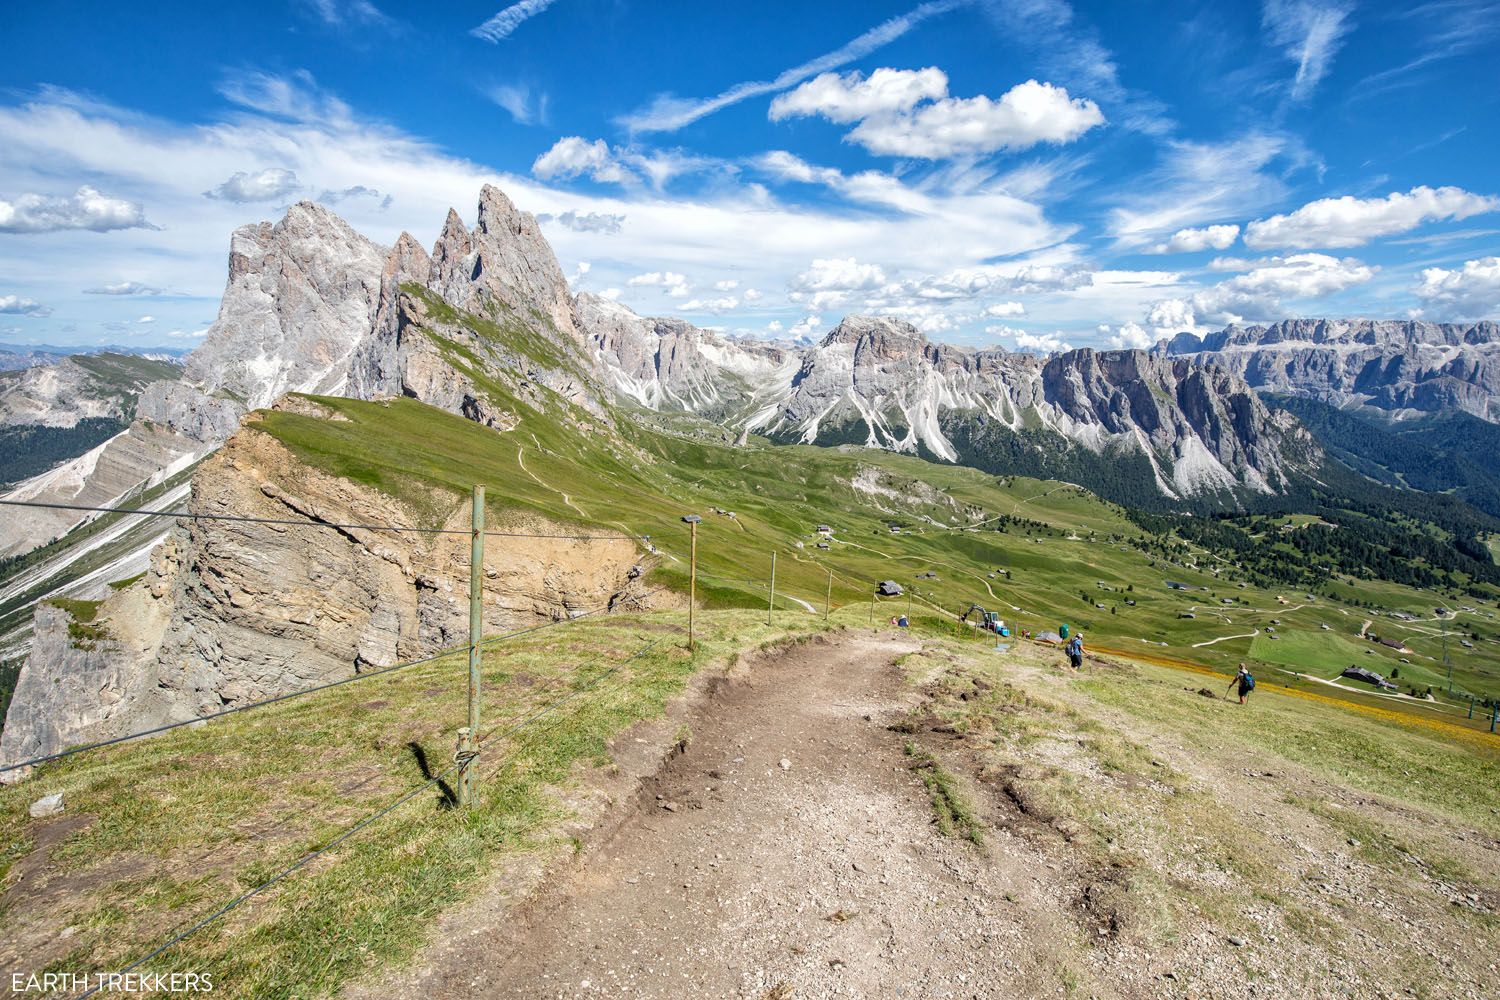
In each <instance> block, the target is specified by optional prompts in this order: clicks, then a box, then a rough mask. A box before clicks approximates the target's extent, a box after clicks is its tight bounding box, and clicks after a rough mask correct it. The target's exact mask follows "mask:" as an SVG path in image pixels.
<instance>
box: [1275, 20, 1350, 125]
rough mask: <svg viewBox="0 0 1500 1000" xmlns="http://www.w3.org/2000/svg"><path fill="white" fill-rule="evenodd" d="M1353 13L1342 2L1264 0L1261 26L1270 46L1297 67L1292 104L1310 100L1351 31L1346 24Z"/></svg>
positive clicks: (1292, 89)
mask: <svg viewBox="0 0 1500 1000" xmlns="http://www.w3.org/2000/svg"><path fill="white" fill-rule="evenodd" d="M1353 11H1354V7H1353V5H1352V4H1350V3H1345V2H1342V0H1266V4H1265V6H1264V7H1263V8H1262V9H1261V24H1262V26H1264V27H1265V29H1266V32H1267V34H1268V37H1269V38H1270V41H1271V43H1272V44H1273V45H1277V46H1279V47H1280V48H1281V50H1282V52H1283V53H1284V54H1285V55H1286V57H1287V58H1288V59H1290V60H1291V61H1292V62H1294V63H1296V64H1297V74H1296V76H1294V77H1293V78H1292V86H1291V97H1292V100H1294V101H1303V100H1306V99H1307V98H1308V97H1311V96H1312V92H1313V91H1314V90H1315V89H1316V88H1317V86H1318V83H1319V82H1320V81H1321V80H1322V79H1323V77H1325V76H1327V75H1328V71H1329V70H1331V69H1332V68H1333V57H1334V56H1335V55H1336V54H1337V53H1338V50H1339V47H1340V46H1341V45H1343V39H1344V36H1345V35H1346V34H1348V33H1349V31H1350V30H1351V29H1352V28H1353V25H1352V24H1351V23H1349V15H1350V14H1351V13H1353Z"/></svg>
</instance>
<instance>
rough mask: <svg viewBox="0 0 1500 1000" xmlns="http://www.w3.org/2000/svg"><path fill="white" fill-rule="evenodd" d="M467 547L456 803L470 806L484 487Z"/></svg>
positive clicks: (473, 778)
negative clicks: (464, 723) (465, 706)
mask: <svg viewBox="0 0 1500 1000" xmlns="http://www.w3.org/2000/svg"><path fill="white" fill-rule="evenodd" d="M469 523H470V526H471V529H472V530H471V532H470V534H471V536H472V538H471V542H470V545H469V725H468V728H467V729H460V730H459V732H458V736H459V765H460V766H459V772H458V804H459V805H461V806H467V805H470V804H472V803H473V801H474V797H475V792H476V791H477V790H478V789H477V787H476V785H477V781H476V777H477V776H476V775H475V774H474V768H473V762H474V751H473V746H472V744H471V742H470V741H471V740H472V739H473V737H474V734H475V733H477V732H479V700H480V689H479V660H480V646H479V643H480V640H481V639H482V638H483V633H484V487H483V486H475V487H474V506H473V512H472V514H471V515H470V522H469Z"/></svg>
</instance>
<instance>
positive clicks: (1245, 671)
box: [1224, 663, 1255, 705]
mask: <svg viewBox="0 0 1500 1000" xmlns="http://www.w3.org/2000/svg"><path fill="white" fill-rule="evenodd" d="M1236 684H1238V685H1239V686H1240V704H1241V705H1243V704H1244V703H1245V699H1246V698H1248V697H1250V692H1251V691H1254V690H1255V678H1254V677H1252V676H1251V675H1250V668H1248V667H1246V666H1245V665H1244V664H1243V663H1241V664H1240V672H1239V673H1237V674H1235V675H1234V680H1232V681H1230V682H1229V687H1228V688H1226V689H1225V690H1224V697H1226V698H1227V697H1229V692H1230V691H1232V690H1233V689H1234V686H1235V685H1236Z"/></svg>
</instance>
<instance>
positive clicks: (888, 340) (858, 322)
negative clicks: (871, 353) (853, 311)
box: [820, 316, 927, 350]
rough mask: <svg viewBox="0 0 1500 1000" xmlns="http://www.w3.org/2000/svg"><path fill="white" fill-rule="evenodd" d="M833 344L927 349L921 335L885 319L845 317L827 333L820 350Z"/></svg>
mask: <svg viewBox="0 0 1500 1000" xmlns="http://www.w3.org/2000/svg"><path fill="white" fill-rule="evenodd" d="M834 344H856V345H860V344H863V345H866V346H871V347H881V348H885V347H891V348H897V349H899V348H901V347H905V348H907V349H911V348H915V349H917V350H921V349H922V348H923V347H925V346H926V345H927V338H926V337H924V336H923V335H922V331H920V330H918V329H917V328H916V327H915V326H912V325H911V324H910V323H908V322H906V321H905V320H901V319H893V318H891V317H889V316H845V317H844V318H843V319H842V320H840V321H839V325H838V326H836V327H834V328H833V329H832V330H829V331H828V335H827V336H825V337H824V338H823V341H822V343H821V345H820V346H822V347H831V346H833V345H834Z"/></svg>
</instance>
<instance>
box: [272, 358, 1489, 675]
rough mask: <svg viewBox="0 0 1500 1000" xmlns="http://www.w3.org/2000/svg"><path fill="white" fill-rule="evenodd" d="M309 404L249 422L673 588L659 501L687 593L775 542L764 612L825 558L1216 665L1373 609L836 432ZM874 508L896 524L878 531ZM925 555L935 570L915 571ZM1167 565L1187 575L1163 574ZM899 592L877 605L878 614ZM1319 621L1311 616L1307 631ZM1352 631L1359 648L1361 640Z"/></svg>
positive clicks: (713, 596) (1346, 624) (710, 594)
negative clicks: (1166, 546) (540, 527)
mask: <svg viewBox="0 0 1500 1000" xmlns="http://www.w3.org/2000/svg"><path fill="white" fill-rule="evenodd" d="M491 391H493V392H497V393H498V392H503V391H504V390H503V389H502V388H501V387H498V386H496V387H494V388H493V389H492V390H491ZM318 402H319V403H321V404H322V405H324V406H326V407H328V408H329V409H330V410H332V411H335V412H336V413H337V414H338V415H339V417H340V419H336V420H324V419H318V418H316V417H313V416H307V415H302V414H295V413H290V412H271V413H266V414H264V415H263V417H262V418H261V419H260V420H259V421H258V422H257V423H254V424H253V425H252V426H253V427H255V428H256V430H257V432H260V433H267V434H270V435H272V436H274V437H275V438H277V439H278V440H280V441H281V442H282V443H283V444H285V445H286V446H287V447H288V448H290V449H291V450H292V451H293V452H294V453H296V454H297V455H298V457H299V458H300V459H301V460H302V461H305V462H308V463H310V464H312V465H314V466H316V467H319V468H322V469H325V470H327V471H330V472H332V473H335V474H337V475H341V476H346V477H348V478H351V479H354V480H356V481H358V482H361V483H364V484H366V485H370V486H373V487H375V488H378V489H381V490H383V491H386V492H389V493H391V494H393V495H396V496H398V497H401V498H403V499H404V500H405V501H406V502H407V504H408V505H409V506H410V507H411V508H412V509H414V510H418V511H425V514H424V516H425V517H427V518H428V520H429V522H430V523H436V522H438V521H439V520H441V519H442V518H443V517H445V516H446V515H447V514H448V513H449V512H450V511H451V510H452V509H453V508H454V507H455V506H456V505H458V504H460V503H462V502H463V498H464V496H465V495H466V494H467V492H468V490H469V488H470V486H471V485H472V484H473V483H476V482H477V483H482V484H484V485H485V486H486V488H487V496H488V498H489V504H490V513H489V518H490V521H491V523H492V524H496V525H506V524H512V525H524V524H526V523H527V522H528V519H531V520H534V519H536V518H545V519H546V520H547V521H548V522H551V523H564V524H571V525H576V526H577V527H579V528H581V529H598V528H605V529H612V530H619V531H623V532H626V533H628V534H631V535H634V536H638V537H639V536H649V537H650V539H651V542H652V544H653V545H655V546H656V547H657V549H658V550H659V558H658V560H657V566H656V568H655V570H654V571H653V579H654V580H656V581H657V582H659V583H662V584H666V585H669V586H672V587H675V588H681V589H684V590H685V589H686V587H687V575H688V572H687V571H688V566H687V556H688V535H687V528H686V526H685V525H684V524H682V523H681V521H680V517H681V515H683V514H687V513H698V514H701V515H702V516H703V518H704V520H703V522H702V524H701V525H700V531H699V596H700V600H702V601H703V602H704V603H705V604H706V605H707V606H709V607H745V606H763V605H764V603H765V602H766V601H767V600H768V598H769V593H768V590H767V584H768V582H769V577H770V563H771V553H772V552H773V551H775V552H776V553H777V607H778V608H786V609H805V606H806V605H811V606H812V607H814V608H816V609H818V610H821V609H822V606H823V602H824V598H825V593H826V588H827V585H828V575H827V571H828V570H831V571H832V572H833V574H834V579H833V595H832V596H833V603H834V605H835V606H838V605H840V604H845V603H849V602H852V601H862V600H866V599H868V596H869V595H870V593H871V591H872V590H873V588H874V586H875V584H876V583H877V582H879V581H881V580H885V579H893V580H895V581H897V582H898V583H900V584H901V585H902V586H903V587H906V588H908V590H914V591H915V593H914V594H913V596H912V597H911V599H910V603H911V604H912V605H913V606H915V607H921V606H923V605H924V604H925V605H926V606H928V607H929V608H932V609H936V610H940V611H944V612H947V613H958V612H961V611H963V610H964V609H966V608H967V607H968V606H969V604H970V603H971V602H977V603H979V604H981V605H983V606H984V607H986V608H988V609H989V610H992V611H998V612H1000V614H1001V616H1002V617H1003V618H1004V619H1006V620H1007V621H1008V622H1010V623H1011V624H1012V625H1020V626H1022V627H1027V628H1031V629H1033V630H1035V629H1042V628H1056V627H1057V626H1058V625H1060V624H1061V623H1063V622H1067V623H1068V624H1070V625H1072V626H1073V627H1074V628H1078V629H1082V630H1083V631H1084V632H1085V634H1086V635H1087V636H1088V637H1089V639H1090V641H1092V642H1094V643H1096V644H1098V645H1104V646H1108V647H1111V648H1114V649H1119V650H1121V651H1132V650H1134V651H1139V652H1149V653H1153V654H1157V655H1160V654H1164V653H1165V654H1169V655H1173V656H1182V657H1189V658H1191V659H1193V660H1194V661H1195V662H1200V663H1204V664H1207V665H1209V666H1212V667H1215V668H1217V669H1226V670H1232V669H1233V664H1234V663H1236V662H1237V661H1238V660H1241V659H1245V658H1246V657H1247V656H1251V655H1253V652H1254V651H1253V650H1252V648H1251V643H1252V641H1253V640H1252V637H1251V634H1252V633H1253V632H1256V631H1257V630H1260V631H1262V632H1263V630H1264V628H1265V627H1266V626H1267V625H1269V624H1270V622H1271V621H1272V619H1278V620H1280V621H1282V622H1283V625H1282V626H1281V627H1282V629H1283V631H1286V632H1298V631H1301V632H1308V633H1316V635H1321V636H1327V635H1329V634H1340V635H1343V636H1345V637H1352V636H1354V635H1356V634H1357V633H1358V631H1359V628H1360V625H1361V623H1362V621H1363V620H1365V618H1369V617H1373V615H1371V614H1370V613H1368V612H1365V611H1363V610H1361V609H1357V608H1353V607H1350V606H1347V605H1345V604H1343V603H1341V602H1340V601H1337V600H1333V599H1330V598H1328V597H1322V596H1318V597H1314V598H1313V599H1311V600H1309V599H1308V598H1307V596H1306V595H1305V594H1301V593H1296V592H1290V591H1276V590H1264V589H1259V588H1256V587H1254V586H1247V587H1245V588H1240V587H1238V586H1237V585H1236V584H1237V583H1238V582H1240V581H1239V579H1238V578H1237V576H1236V575H1235V574H1234V573H1233V571H1232V570H1231V569H1230V568H1228V567H1227V566H1224V565H1222V564H1220V563H1218V562H1216V561H1215V560H1214V559H1213V558H1211V556H1210V555H1209V554H1208V553H1207V552H1205V551H1201V550H1189V552H1188V554H1187V555H1186V556H1183V557H1176V556H1170V557H1169V556H1163V555H1162V554H1161V553H1160V552H1159V550H1155V549H1154V548H1153V547H1152V545H1151V544H1150V543H1149V541H1148V540H1147V539H1146V538H1145V536H1144V535H1143V534H1142V533H1141V531H1140V529H1139V528H1137V527H1136V526H1135V525H1134V524H1133V523H1132V522H1131V521H1130V520H1129V519H1128V518H1127V517H1126V516H1125V512H1124V511H1123V509H1122V508H1119V507H1117V506H1115V505H1112V504H1109V503H1106V502H1103V501H1101V500H1099V499H1098V498H1096V497H1094V496H1093V495H1092V494H1090V493H1087V492H1086V491H1083V490H1081V489H1079V488H1077V487H1073V486H1068V485H1063V484H1058V483H1055V482H1050V483H1049V482H1045V481H1040V480H1034V479H1027V478H1024V477H998V478H997V477H994V476H989V475H986V474H984V473H981V472H979V471H977V470H973V469H967V468H963V467H958V466H951V465H939V464H935V463H929V462H925V461H922V460H920V459H917V458H913V457H909V456H902V455H894V454H891V453H888V452H883V451H878V450H872V449H865V448H859V447H854V446H846V447H842V448H837V449H828V448H815V447H804V446H769V445H766V444H764V443H756V442H752V443H751V444H750V445H749V446H747V447H733V446H730V445H726V444H721V443H716V442H711V441H706V440H704V439H703V438H702V437H700V436H695V435H689V434H674V433H666V432H663V431H660V430H656V429H653V428H652V427H651V425H650V424H649V423H648V422H647V421H643V420H637V419H635V418H634V417H633V416H632V415H631V414H628V413H624V412H621V413H616V414H614V417H615V422H616V425H617V427H618V428H619V431H618V436H616V435H614V434H612V433H610V432H608V431H607V429H605V428H603V427H602V426H601V425H600V423H599V422H598V421H597V420H596V419H594V418H592V417H585V416H580V415H579V414H577V413H575V412H573V411H571V410H569V409H568V408H567V407H566V406H565V405H564V404H561V403H560V402H559V403H557V405H556V407H554V408H553V409H550V410H548V411H540V410H537V409H534V408H532V407H530V406H528V405H526V404H524V403H522V402H520V401H519V400H516V399H514V398H513V397H512V398H508V399H505V400H504V402H505V403H506V405H507V406H509V407H510V408H511V409H512V410H513V411H514V412H516V413H518V414H520V422H519V423H518V425H517V426H516V427H515V428H514V429H513V430H510V431H508V432H505V433H497V432H495V431H493V430H490V429H486V428H483V427H480V426H478V425H475V424H473V423H471V422H469V421H466V420H463V419H462V418H460V417H457V416H454V415H451V414H448V413H445V412H441V411H438V410H435V409H432V408H430V407H427V406H424V405H422V404H420V403H418V402H415V401H413V400H409V399H402V400H394V401H389V402H360V401H354V400H346V399H332V398H319V399H318ZM856 480H858V481H861V482H870V481H873V482H874V484H875V489H876V492H871V491H869V490H862V489H859V488H856V486H855V485H854V483H855V481H856ZM444 497H446V498H447V499H446V500H444V499H441V498H444ZM434 498H438V499H434ZM716 508H717V509H722V510H725V511H733V512H734V513H735V515H736V516H735V517H734V518H730V517H728V516H726V515H721V514H716V513H714V512H713V511H714V510H715V509H716ZM892 523H896V524H899V525H900V526H901V527H902V530H901V531H900V533H897V534H893V533H892V532H891V530H890V525H891V524H892ZM819 524H828V525H830V526H832V527H833V528H834V529H835V530H834V533H833V538H832V540H831V541H830V542H829V543H828V544H829V546H830V547H829V548H828V549H826V550H824V549H819V548H817V547H816V545H817V543H818V541H819V538H818V537H817V536H816V533H815V528H816V526H817V525H819ZM798 543H801V547H798ZM1002 570H1003V571H1004V572H1001V571H1002ZM929 572H931V573H935V574H936V577H935V578H927V577H925V575H924V574H926V573H929ZM992 573H994V574H995V575H994V576H991V574H992ZM1167 580H1173V581H1179V582H1183V583H1187V584H1189V585H1191V586H1193V587H1195V588H1199V589H1196V590H1192V591H1175V590H1170V589H1168V588H1167V587H1166V581H1167ZM1358 592H1359V593H1360V595H1361V599H1363V600H1370V599H1371V597H1372V596H1377V597H1378V598H1379V599H1380V600H1382V601H1384V602H1387V606H1389V607H1397V608H1419V607H1421V606H1423V605H1424V604H1425V606H1426V608H1427V610H1426V612H1425V617H1427V618H1429V619H1430V618H1431V617H1432V611H1431V609H1432V606H1433V604H1434V602H1435V601H1439V600H1441V601H1443V602H1446V603H1449V604H1451V605H1453V606H1459V605H1460V604H1463V603H1470V602H1469V600H1468V599H1464V600H1462V601H1459V600H1457V599H1453V600H1450V599H1449V598H1439V597H1436V596H1435V595H1431V594H1423V593H1419V592H1416V591H1412V590H1410V589H1408V588H1400V587H1395V586H1394V585H1383V586H1381V587H1376V588H1368V587H1364V586H1361V587H1360V588H1358ZM1223 598H1229V599H1231V600H1232V601H1233V604H1231V605H1225V604H1223V603H1221V599H1223ZM1127 601H1133V602H1135V603H1134V604H1133V605H1131V604H1127ZM908 603H909V602H908V599H907V598H901V599H898V600H896V601H893V602H888V605H889V606H888V611H889V613H892V614H894V613H896V612H897V611H900V610H904V609H905V608H906V607H907V605H908ZM1098 605H1103V607H1102V608H1101V607H1098ZM884 613H886V612H885V611H882V614H884ZM1183 613H1192V614H1194V615H1195V616H1196V617H1194V618H1191V619H1188V618H1182V617H1180V615H1182V614H1183ZM1492 613H1493V609H1492V608H1490V607H1488V606H1481V607H1478V608H1477V609H1476V611H1475V612H1474V613H1472V614H1471V613H1467V612H1460V614H1459V618H1458V620H1457V621H1456V622H1455V623H1453V624H1452V625H1450V627H1452V628H1458V627H1463V628H1473V629H1477V630H1479V631H1480V632H1481V633H1482V634H1483V635H1484V636H1485V637H1486V638H1484V639H1483V640H1482V641H1480V642H1477V643H1476V644H1475V649H1473V650H1462V653H1463V656H1462V657H1459V656H1454V659H1455V661H1456V662H1457V663H1458V667H1457V669H1456V671H1455V678H1456V680H1457V681H1458V682H1459V683H1458V684H1457V685H1456V689H1457V690H1458V691H1459V692H1460V693H1465V694H1466V693H1474V694H1477V695H1479V696H1481V697H1484V696H1500V645H1497V643H1496V642H1494V641H1493V640H1494V639H1495V638H1496V637H1497V636H1500V632H1497V630H1496V627H1495V624H1494V621H1493V619H1491V618H1489V617H1488V616H1489V615H1490V614H1492ZM1325 623H1326V624H1328V625H1329V626H1330V629H1329V630H1328V631H1324V630H1322V629H1321V628H1320V625H1322V624H1325ZM1409 627H1410V628H1411V629H1414V630H1417V631H1412V632H1411V633H1410V634H1411V636H1412V639H1411V641H1412V643H1413V647H1412V648H1413V650H1414V654H1415V655H1413V656H1412V657H1411V659H1412V660H1413V661H1418V660H1419V657H1422V656H1430V655H1432V653H1431V651H1430V650H1428V649H1427V648H1426V646H1427V645H1429V643H1428V640H1429V639H1430V638H1431V637H1430V636H1429V635H1427V633H1426V632H1425V631H1421V630H1432V629H1435V628H1436V625H1435V623H1433V622H1431V621H1427V622H1413V623H1410V626H1409ZM1377 631H1378V629H1377ZM1434 634H1436V632H1434ZM1230 636H1243V637H1244V638H1240V639H1233V638H1225V637H1230ZM1219 639H1223V640H1224V641H1219V642H1213V640H1219ZM1286 641H1287V640H1279V642H1286ZM1347 641H1349V642H1351V643H1354V644H1355V645H1357V646H1358V647H1359V649H1360V650H1361V653H1360V657H1361V661H1362V662H1367V661H1377V662H1372V663H1369V665H1370V666H1372V667H1373V668H1374V669H1378V670H1380V671H1381V672H1382V673H1386V674H1389V673H1390V666H1391V664H1392V662H1394V657H1391V656H1386V654H1387V653H1389V652H1391V651H1389V650H1386V649H1385V647H1374V644H1371V643H1368V642H1367V641H1365V640H1359V639H1357V638H1348V639H1347ZM1275 642H1277V641H1266V642H1265V643H1263V645H1262V647H1260V648H1262V649H1265V648H1267V647H1273V646H1275ZM1203 643H1211V644H1208V645H1200V644H1203ZM1367 646H1370V647H1374V650H1375V651H1374V653H1373V654H1372V655H1368V656H1366V655H1364V654H1363V652H1362V650H1363V649H1364V648H1365V647H1367ZM1276 648H1278V650H1279V647H1276ZM1454 651H1457V647H1456V646H1455V647H1453V649H1452V650H1450V652H1454ZM1341 655H1342V654H1341ZM1278 659H1279V660H1282V661H1284V660H1286V659H1287V654H1285V653H1279V654H1278ZM1388 661H1390V662H1388ZM1421 662H1426V661H1421ZM1343 665H1347V663H1344V664H1343ZM1297 668H1299V669H1303V670H1307V669H1312V668H1311V666H1310V665H1301V664H1298V665H1297ZM1334 673H1336V671H1334Z"/></svg>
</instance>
